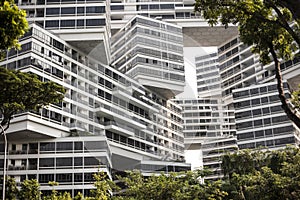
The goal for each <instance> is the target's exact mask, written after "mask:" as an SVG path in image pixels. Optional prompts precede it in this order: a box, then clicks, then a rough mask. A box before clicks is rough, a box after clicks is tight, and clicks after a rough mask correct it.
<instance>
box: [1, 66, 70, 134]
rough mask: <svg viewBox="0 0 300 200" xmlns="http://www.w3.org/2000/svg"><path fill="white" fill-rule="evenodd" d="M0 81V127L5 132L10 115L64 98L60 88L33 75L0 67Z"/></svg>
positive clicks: (35, 108) (62, 90)
mask: <svg viewBox="0 0 300 200" xmlns="http://www.w3.org/2000/svg"><path fill="white" fill-rule="evenodd" d="M0 80H1V81H0V113H1V114H2V115H3V118H2V120H1V125H2V126H3V127H4V129H5V130H6V129H8V127H9V123H10V119H11V117H12V115H14V114H16V113H18V112H24V111H31V110H37V109H39V108H41V107H42V106H46V105H49V104H50V103H58V102H59V101H62V99H63V97H64V92H65V90H64V89H63V87H62V86H60V85H58V84H56V83H54V82H51V81H48V82H42V81H40V80H39V79H38V77H37V76H36V75H34V74H30V73H23V72H20V71H14V70H8V69H5V68H3V67H0Z"/></svg>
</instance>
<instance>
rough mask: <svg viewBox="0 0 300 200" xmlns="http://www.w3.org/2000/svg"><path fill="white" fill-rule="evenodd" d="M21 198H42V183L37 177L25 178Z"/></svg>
mask: <svg viewBox="0 0 300 200" xmlns="http://www.w3.org/2000/svg"><path fill="white" fill-rule="evenodd" d="M19 198H20V199H23V200H40V199H41V192H40V184H39V183H38V181H37V180H36V179H32V180H24V181H23V182H22V183H21V189H20V192H19Z"/></svg>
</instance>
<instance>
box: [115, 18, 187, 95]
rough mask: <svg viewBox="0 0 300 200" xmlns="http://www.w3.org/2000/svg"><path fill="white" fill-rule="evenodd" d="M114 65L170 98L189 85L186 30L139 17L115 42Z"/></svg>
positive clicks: (126, 26)
mask: <svg viewBox="0 0 300 200" xmlns="http://www.w3.org/2000/svg"><path fill="white" fill-rule="evenodd" d="M111 51H112V53H111V57H112V60H111V65H112V66H113V67H114V68H116V69H118V70H119V71H121V72H123V73H124V74H126V75H128V76H130V77H132V78H133V79H135V80H136V81H138V82H139V83H140V84H142V85H144V86H145V87H148V88H151V89H152V90H155V91H157V92H159V93H160V94H161V96H164V97H165V98H167V99H170V98H172V97H174V96H175V95H176V94H179V93H181V92H183V88H184V85H185V75H184V64H183V36H182V28H181V27H179V26H176V25H172V24H170V23H166V22H163V21H158V20H154V19H150V18H146V17H142V16H136V17H134V18H133V19H131V20H129V22H128V23H127V24H126V25H125V26H124V27H123V28H121V29H120V30H119V31H118V32H117V33H116V34H115V35H114V36H113V37H112V39H111Z"/></svg>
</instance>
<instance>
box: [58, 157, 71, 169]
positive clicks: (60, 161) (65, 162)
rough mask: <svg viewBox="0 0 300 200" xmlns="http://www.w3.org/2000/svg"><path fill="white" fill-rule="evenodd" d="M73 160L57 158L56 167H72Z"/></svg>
mask: <svg viewBox="0 0 300 200" xmlns="http://www.w3.org/2000/svg"><path fill="white" fill-rule="evenodd" d="M72 165H73V164H72V158H56V166H57V167H62V166H72Z"/></svg>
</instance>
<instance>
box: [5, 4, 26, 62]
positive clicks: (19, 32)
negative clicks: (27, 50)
mask: <svg viewBox="0 0 300 200" xmlns="http://www.w3.org/2000/svg"><path fill="white" fill-rule="evenodd" d="M0 19H1V20H0V60H1V58H3V56H4V53H5V52H6V50H7V49H9V48H20V44H19V43H18V39H19V38H20V37H21V36H23V35H24V33H25V32H26V31H27V29H28V22H27V20H26V12H25V11H24V10H20V9H19V8H18V7H17V6H16V5H15V4H14V1H13V0H0Z"/></svg>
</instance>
